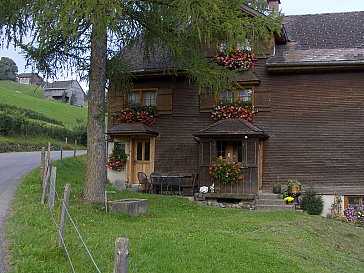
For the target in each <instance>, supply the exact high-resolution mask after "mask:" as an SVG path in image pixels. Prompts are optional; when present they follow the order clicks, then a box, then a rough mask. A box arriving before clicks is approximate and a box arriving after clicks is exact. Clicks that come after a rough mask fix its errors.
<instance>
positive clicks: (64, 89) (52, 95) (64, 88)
mask: <svg viewBox="0 0 364 273" xmlns="http://www.w3.org/2000/svg"><path fill="white" fill-rule="evenodd" d="M44 91H45V92H44V98H45V99H46V100H50V99H54V100H57V101H62V102H65V103H69V104H71V105H74V106H83V104H84V102H85V92H84V91H83V89H82V87H81V86H80V84H79V83H78V81H76V80H70V81H57V82H53V83H47V84H46V85H45V87H44Z"/></svg>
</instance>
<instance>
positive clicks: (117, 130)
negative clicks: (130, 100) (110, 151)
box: [107, 122, 159, 136]
mask: <svg viewBox="0 0 364 273" xmlns="http://www.w3.org/2000/svg"><path fill="white" fill-rule="evenodd" d="M107 134H108V135H111V136H112V135H124V136H137V135H152V136H157V135H159V133H158V132H157V131H156V130H155V129H154V128H152V127H150V126H148V125H145V124H144V123H142V122H136V123H120V124H115V125H114V126H112V127H111V128H110V129H109V130H108V131H107Z"/></svg>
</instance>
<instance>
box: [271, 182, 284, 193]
mask: <svg viewBox="0 0 364 273" xmlns="http://www.w3.org/2000/svg"><path fill="white" fill-rule="evenodd" d="M281 192H282V187H281V184H280V183H274V185H273V193H275V194H279V193H281Z"/></svg>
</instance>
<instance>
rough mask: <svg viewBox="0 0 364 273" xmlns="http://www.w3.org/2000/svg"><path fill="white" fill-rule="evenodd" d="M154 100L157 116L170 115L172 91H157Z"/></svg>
mask: <svg viewBox="0 0 364 273" xmlns="http://www.w3.org/2000/svg"><path fill="white" fill-rule="evenodd" d="M156 100H157V109H158V111H159V114H172V89H158V91H157V98H156Z"/></svg>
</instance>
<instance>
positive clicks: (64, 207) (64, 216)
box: [58, 184, 71, 247]
mask: <svg viewBox="0 0 364 273" xmlns="http://www.w3.org/2000/svg"><path fill="white" fill-rule="evenodd" d="M70 192H71V185H70V184H66V186H65V187H64V194H63V202H62V211H61V219H60V223H59V230H58V247H62V246H63V236H64V228H65V227H66V220H67V210H68V201H69V199H70Z"/></svg>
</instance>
